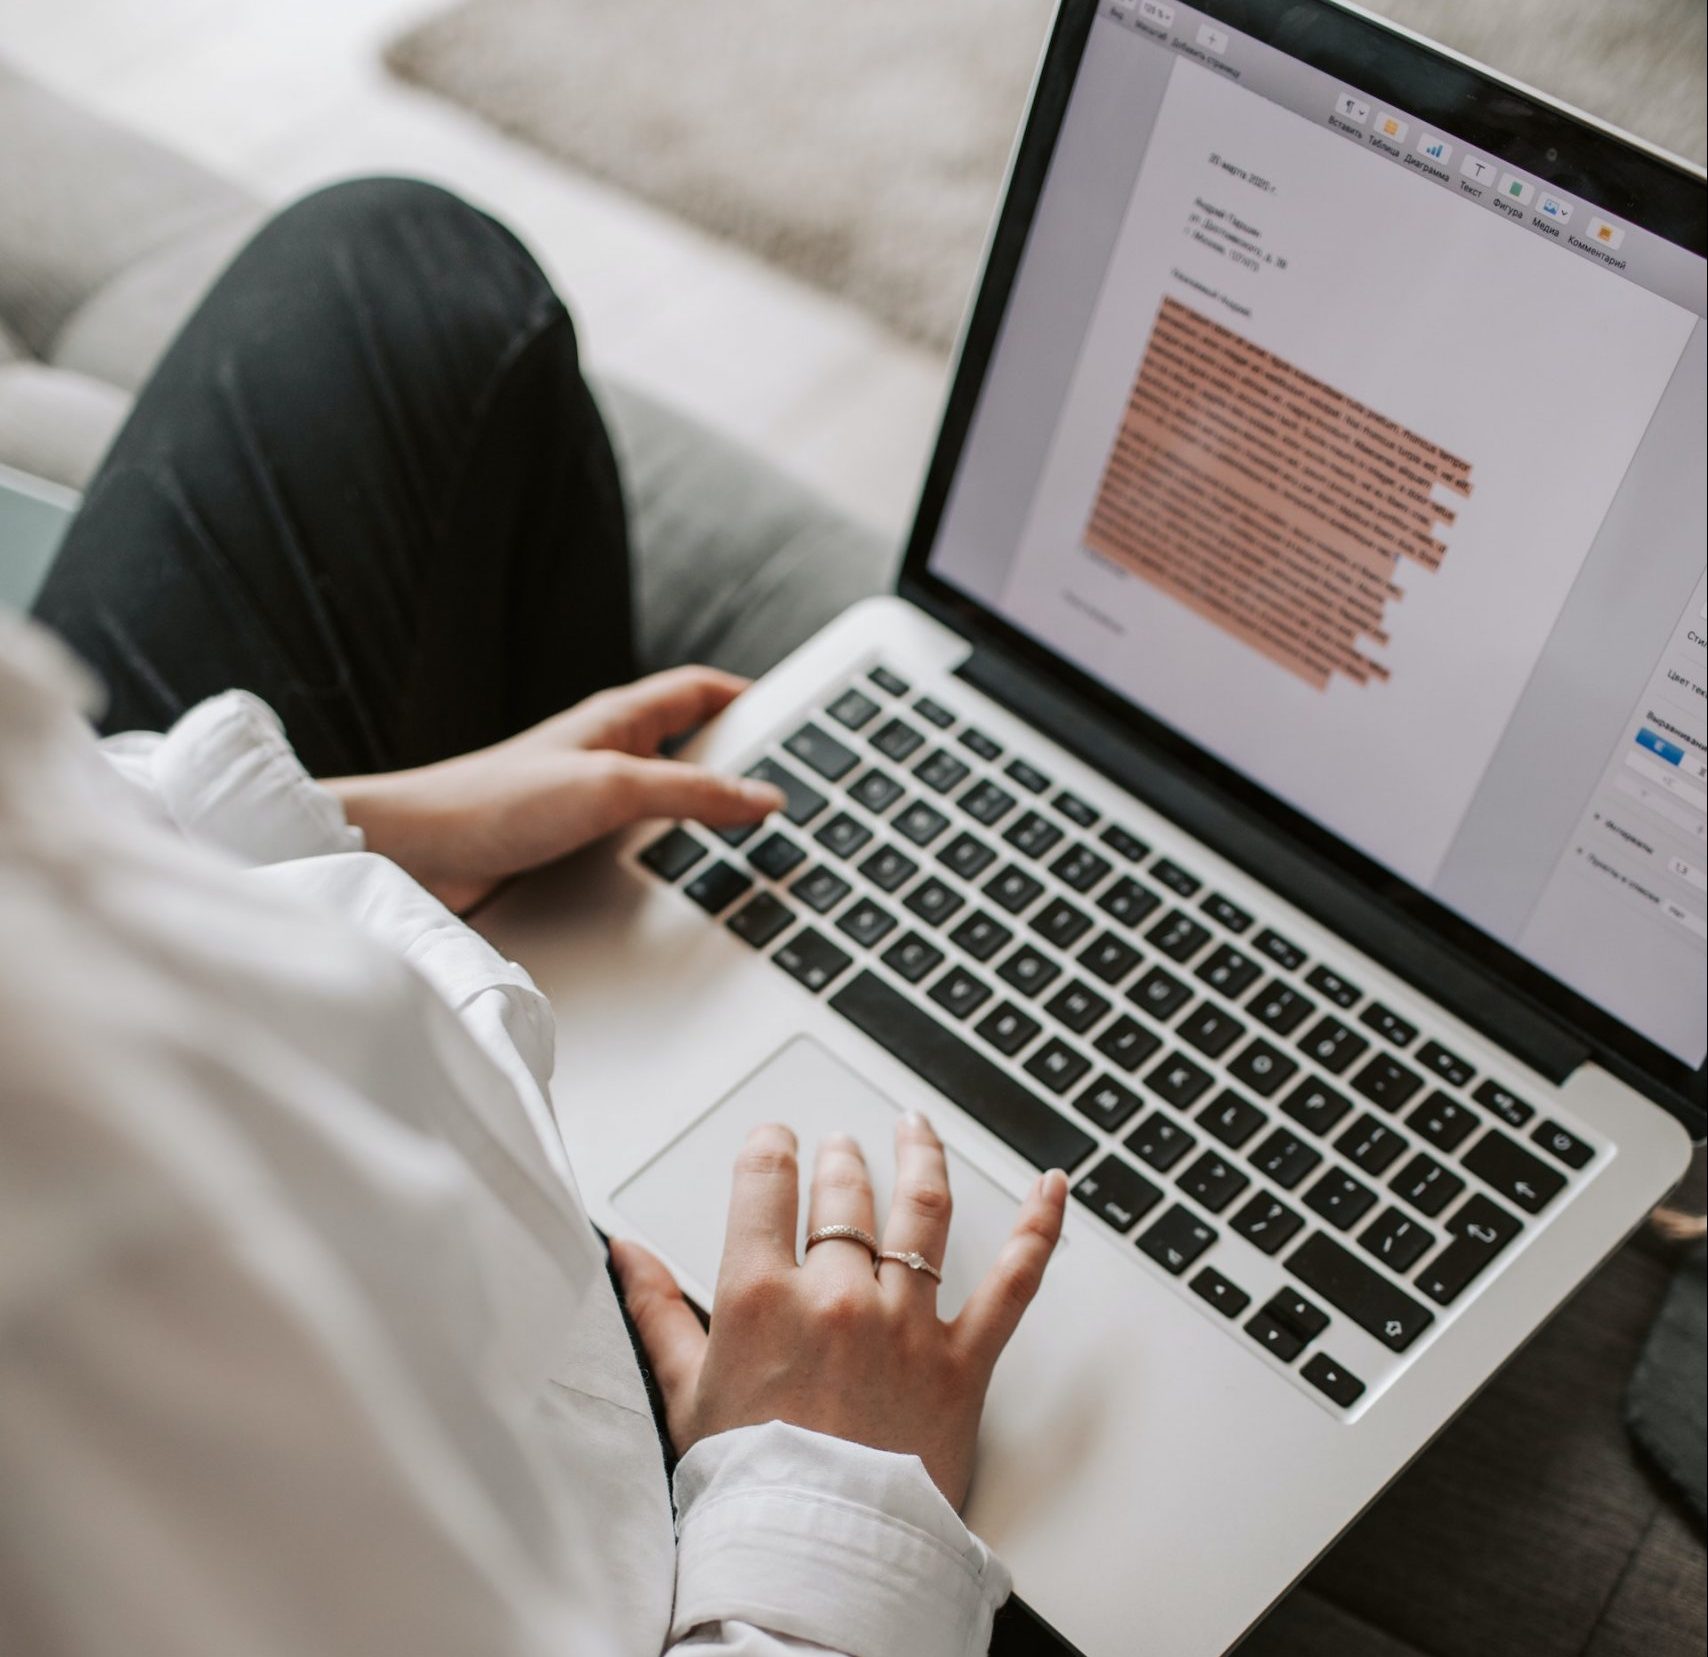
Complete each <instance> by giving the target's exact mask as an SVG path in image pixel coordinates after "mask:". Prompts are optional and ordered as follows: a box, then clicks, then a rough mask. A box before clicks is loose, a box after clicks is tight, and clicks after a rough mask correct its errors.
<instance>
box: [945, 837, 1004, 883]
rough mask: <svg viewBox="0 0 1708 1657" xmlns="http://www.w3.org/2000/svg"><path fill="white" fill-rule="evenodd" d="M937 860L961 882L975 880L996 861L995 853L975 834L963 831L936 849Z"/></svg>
mask: <svg viewBox="0 0 1708 1657" xmlns="http://www.w3.org/2000/svg"><path fill="white" fill-rule="evenodd" d="M937 860H938V861H939V862H940V863H942V864H943V865H944V867H945V868H949V869H953V870H954V871H955V873H956V874H958V875H959V876H960V877H961V879H962V880H976V879H977V878H978V877H979V876H980V875H981V874H983V873H984V872H985V870H986V869H988V868H989V867H990V866H991V864H993V863H994V862H995V861H996V853H995V852H993V851H992V850H991V849H990V847H989V846H987V845H986V844H985V843H984V841H982V840H981V839H979V837H978V836H977V835H976V834H968V833H967V831H966V830H965V829H963V830H962V831H961V832H960V833H959V834H957V835H956V836H955V837H954V839H952V840H948V841H945V842H944V843H943V844H942V845H941V846H939V847H938V848H937Z"/></svg>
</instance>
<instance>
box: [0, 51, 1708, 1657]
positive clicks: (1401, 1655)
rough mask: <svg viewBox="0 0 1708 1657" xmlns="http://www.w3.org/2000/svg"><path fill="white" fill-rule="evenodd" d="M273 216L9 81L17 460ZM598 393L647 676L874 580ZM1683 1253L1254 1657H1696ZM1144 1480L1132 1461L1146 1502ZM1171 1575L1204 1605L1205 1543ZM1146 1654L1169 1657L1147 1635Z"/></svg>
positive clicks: (752, 489)
mask: <svg viewBox="0 0 1708 1657" xmlns="http://www.w3.org/2000/svg"><path fill="white" fill-rule="evenodd" d="M260 213H261V208H260V206H259V205H258V204H257V203H255V202H254V201H252V200H251V199H249V198H248V197H247V196H245V195H244V194H243V193H242V192H241V191H239V190H237V189H235V188H233V187H232V186H230V185H229V184H226V183H224V182H222V181H220V180H218V179H215V178H213V177H210V176H209V175H207V174H206V173H205V172H203V171H201V170H200V169H198V168H196V167H193V166H191V165H189V164H188V163H186V162H184V161H182V160H180V159H178V158H176V157H174V156H171V155H168V154H166V153H164V152H162V151H161V150H159V149H157V148H155V147H154V146H151V145H149V144H147V143H145V142H143V141H141V140H139V139H138V138H136V137H134V136H132V135H129V134H126V133H123V132H120V131H118V130H116V129H114V128H112V127H110V126H108V125H106V124H105V123H103V122H101V121H98V120H96V119H94V118H92V117H90V116H89V115H87V114H86V113H84V112H82V111H80V110H78V109H76V108H74V107H72V106H70V105H68V104H66V103H65V102H63V101H62V100H60V99H58V98H57V97H54V96H52V95H51V94H49V93H47V92H45V91H43V90H41V89H39V88H37V87H35V86H33V85H31V84H30V83H28V82H27V81H25V80H22V79H21V78H19V77H18V76H16V75H13V74H10V73H8V72H7V71H6V70H5V69H4V67H3V66H0V465H11V466H14V467H17V468H20V469H21V470H23V471H26V472H30V473H34V474H36V475H38V476H41V477H45V478H48V479H51V480H54V481H56V482H58V483H60V484H63V485H66V486H69V487H70V488H73V489H75V488H79V487H81V486H82V485H83V484H84V483H85V482H86V480H87V479H88V477H89V475H90V473H91V472H92V470H93V469H94V467H95V465H96V464H97V462H98V460H99V457H100V455H101V453H102V451H103V450H104V448H105V446H106V444H107V442H108V441H109V440H110V438H111V436H112V434H113V432H114V431H115V430H116V429H117V426H118V424H119V422H120V421H121V420H122V419H123V417H124V414H125V411H126V408H127V407H128V403H129V398H130V395H131V393H132V392H133V391H134V390H135V388H136V386H137V385H138V384H139V383H140V381H141V380H142V378H143V377H144V376H145V375H146V373H147V372H148V368H149V365H150V364H151V363H152V362H153V361H154V360H155V359H156V357H157V356H158V354H159V352H160V350H161V348H162V346H163V345H164V343H165V342H166V340H167V339H168V338H169V337H170V335H171V333H172V331H173V329H174V328H175V327H176V325H177V323H178V322H179V320H180V319H181V318H182V317H183V316H184V315H185V314H186V312H187V311H188V310H189V309H190V307H191V306H192V305H193V304H194V302H195V300H196V297H197V296H198V294H199V293H200V292H201V291H202V290H203V289H204V288H205V286H206V284H207V283H208V282H209V281H210V280H211V278H212V276H213V275H214V273H215V272H216V271H217V270H218V269H219V267H220V265H221V263H222V262H223V261H224V260H225V259H226V258H227V257H228V255H229V254H230V253H231V251H232V250H233V249H234V248H235V247H236V246H237V245H238V244H239V243H240V242H241V240H242V239H243V238H244V236H245V235H246V234H247V233H248V232H249V230H250V229H251V228H252V227H253V225H254V224H255V223H256V221H257V219H258V217H259V216H260ZM570 297H571V299H572V301H573V295H572V296H570ZM601 394H602V397H603V400H604V402H605V405H606V408H607V411H608V413H609V416H610V418H611V421H612V424H613V427H614V429H615V432H616V437H617V444H618V450H619V455H620V459H621V461H622V465H623V468H624V474H625V486H626V489H627V492H628V496H629V502H630V507H631V512H632V518H633V528H634V537H635V549H636V562H637V569H638V578H639V594H640V598H639V603H640V611H641V617H640V620H641V632H642V638H643V649H644V651H645V654H646V657H647V660H648V662H649V664H662V663H666V662H672V661H682V660H688V659H700V660H711V661H715V662H719V663H721V664H724V665H726V666H729V667H731V668H734V669H737V670H739V671H745V672H757V671H760V670H762V669H763V668H764V667H765V666H766V665H767V664H768V663H770V662H771V661H773V660H775V659H776V658H777V657H778V656H779V655H780V654H782V653H783V652H784V651H786V650H787V649H788V648H790V647H791V646H792V645H794V644H795V643H796V642H797V641H799V640H800V639H802V638H804V637H806V636H807V635H808V634H809V633H811V632H812V631H813V630H814V629H815V628H816V627H817V626H818V625H820V623H822V622H823V621H824V620H826V619H827V618H828V617H830V616H831V615H833V614H835V613H836V612H837V611H838V610H840V609H842V608H843V607H844V606H845V605H846V604H848V603H849V602H850V601H851V600H853V599H855V598H857V597H859V596H861V595H863V594H865V593H867V592H870V591H873V590H875V589H877V588H878V587H880V586H881V585H882V584H883V582H884V579H885V576H886V574H887V569H888V565H889V561H890V558H891V556H892V549H891V548H889V547H888V546H886V545H885V544H884V543H883V541H882V540H881V539H880V538H878V537H876V536H874V535H873V534H871V533H870V532H868V531H866V530H864V529H862V528H860V527H859V526H857V525H854V524H851V523H849V522H848V521H846V520H845V519H843V518H841V517H839V516H838V515H836V514H835V513H833V512H831V511H830V510H828V509H827V508H826V507H825V506H823V505H822V504H821V503H819V502H818V501H816V500H815V499H814V498H813V497H812V496H811V495H809V494H808V493H806V492H805V491H803V490H801V489H799V488H798V487H795V486H794V485H792V484H790V483H788V482H787V481H785V480H784V479H782V478H780V477H778V476H777V475H776V474H775V473H773V472H772V471H771V470H769V469H768V468H766V467H765V466H764V465H762V464H761V463H759V462H758V461H756V460H755V459H754V458H753V457H751V456H749V455H747V454H745V453H743V452H741V451H740V450H738V449H736V448H734V447H733V446H731V445H729V444H727V443H724V442H722V441H721V440H719V439H717V438H715V437H713V436H711V435H710V434H708V433H706V432H705V431H703V430H700V429H698V428H697V427H695V426H693V425H691V424H690V423H689V422H687V421H685V420H683V419H682V418H680V417H679V416H677V415H675V414H673V413H671V412H670V411H669V410H667V409H664V408H662V407H660V406H658V405H657V404H655V403H651V402H649V401H647V400H646V399H644V398H642V397H639V396H637V395H635V394H633V393H632V392H629V391H626V390H624V389H623V388H622V387H620V386H616V385H607V386H604V387H602V388H601ZM6 551H7V549H6V547H5V546H4V545H0V591H3V588H4V577H5V567H4V566H5V558H6ZM1669 1263H1670V1261H1669V1256H1668V1252H1667V1250H1666V1249H1665V1248H1664V1247H1662V1246H1661V1245H1660V1244H1659V1243H1657V1242H1655V1241H1654V1240H1653V1239H1650V1238H1647V1237H1643V1238H1639V1239H1637V1240H1635V1241H1634V1242H1632V1243H1631V1244H1630V1245H1628V1246H1627V1247H1626V1248H1625V1249H1623V1250H1622V1251H1621V1252H1620V1253H1619V1254H1618V1255H1617V1256H1615V1258H1614V1259H1613V1260H1611V1261H1610V1262H1609V1263H1608V1264H1607V1266H1606V1267H1605V1268H1604V1269H1603V1270H1602V1271H1601V1272H1600V1273H1599V1274H1598V1275H1597V1276H1596V1277H1595V1278H1594V1279H1593V1280H1592V1281H1591V1282H1590V1283H1589V1284H1588V1285H1587V1286H1586V1287H1585V1288H1584V1289H1583V1290H1582V1292H1581V1293H1580V1294H1579V1295H1578V1296H1577V1297H1576V1298H1575V1299H1574V1300H1573V1301H1572V1302H1571V1303H1570V1304H1569V1305H1568V1306H1567V1307H1566V1308H1565V1309H1564V1310H1563V1311H1562V1312H1561V1314H1560V1315H1559V1316H1558V1317H1557V1318H1556V1319H1555V1320H1554V1321H1553V1322H1552V1323H1551V1324H1550V1325H1549V1327H1548V1328H1547V1329H1545V1330H1544V1331H1543V1332H1542V1334H1541V1335H1540V1336H1539V1337H1538V1338H1537V1339H1536V1340H1535V1341H1534V1342H1533V1343H1532V1344H1531V1346H1530V1347H1529V1348H1528V1349H1527V1350H1526V1351H1525V1352H1524V1353H1522V1354H1521V1355H1520V1356H1519V1358H1518V1359H1517V1360H1516V1361H1515V1362H1514V1363H1513V1364H1512V1365H1511V1366H1510V1367H1509V1369H1508V1370H1507V1371H1506V1372H1505V1373H1504V1374H1503V1375H1502V1376H1501V1377H1500V1378H1499V1379H1498V1380H1497V1381H1496V1382H1495V1383H1494V1385H1493V1386H1492V1387H1491V1388H1490V1389H1489V1390H1488V1391H1487V1393H1485V1394H1484V1396H1483V1397H1482V1398H1480V1399H1479V1400H1478V1401H1477V1403H1476V1404H1475V1405H1474V1406H1473V1407H1472V1408H1471V1409H1470V1410H1468V1411H1467V1412H1466V1413H1465V1414H1464V1415H1463V1416H1462V1417H1461V1418H1460V1419H1459V1420H1458V1421H1457V1422H1456V1423H1455V1424H1454V1425H1453V1426H1452V1427H1451V1428H1450V1429H1449V1430H1448V1431H1447V1432H1446V1433H1445V1434H1444V1435H1443V1437H1442V1439H1441V1440H1440V1441H1439V1442H1438V1443H1437V1444H1436V1445H1435V1446H1433V1447H1432V1448H1431V1449H1430V1450H1429V1451H1428V1452H1427V1453H1426V1454H1425V1455H1424V1456H1423V1457H1421V1458H1420V1459H1419V1460H1418V1462H1417V1463H1416V1464H1415V1465H1414V1466H1413V1467H1412V1468H1411V1469H1410V1470H1408V1471H1407V1472H1406V1473H1405V1474H1404V1475H1403V1476H1402V1477H1401V1478H1400V1479H1399V1480H1398V1482H1397V1483H1396V1484H1395V1485H1394V1486H1393V1487H1392V1489H1391V1490H1390V1491H1389V1492H1388V1493H1387V1494H1386V1495H1385V1496H1384V1497H1383V1498H1382V1499H1381V1501H1380V1502H1379V1503H1377V1504H1376V1506H1375V1507H1374V1508H1373V1509H1372V1510H1371V1511H1370V1512H1369V1513H1368V1514H1367V1515H1366V1516H1365V1517H1364V1518H1363V1519H1362V1520H1361V1521H1360V1522H1359V1523H1358V1524H1357V1525H1356V1526H1355V1527H1354V1528H1353V1529H1352V1531H1351V1532H1349V1534H1348V1535H1347V1536H1346V1537H1345V1538H1344V1539H1343V1541H1342V1542H1341V1543H1340V1545H1339V1546H1338V1547H1337V1548H1336V1549H1335V1550H1334V1551H1333V1552H1332V1553H1331V1554H1330V1555H1329V1556H1328V1557H1327V1558H1326V1559H1325V1560H1323V1561H1322V1562H1321V1563H1320V1564H1319V1565H1318V1566H1317V1568H1316V1569H1315V1570H1314V1571H1313V1572H1312V1573H1311V1575H1310V1576H1309V1577H1308V1578H1307V1579H1306V1580H1305V1581H1304V1582H1303V1583H1302V1584H1301V1585H1300V1586H1299V1587H1298V1588H1297V1589H1296V1591H1295V1592H1294V1593H1293V1594H1292V1595H1291V1596H1290V1597H1289V1598H1288V1599H1287V1600H1286V1601H1285V1602H1284V1603H1283V1604H1282V1605H1281V1606H1280V1607H1279V1608H1278V1609H1277V1610H1276V1611H1275V1613H1274V1614H1273V1615H1272V1616H1271V1617H1270V1618H1269V1620H1268V1621H1267V1622H1266V1623H1265V1624H1264V1625H1263V1626H1262V1627H1260V1628H1259V1629H1258V1630H1257V1631H1256V1632H1255V1633H1254V1634H1253V1635H1252V1636H1251V1638H1250V1640H1249V1641H1248V1643H1247V1645H1246V1647H1245V1648H1244V1649H1245V1650H1246V1651H1247V1652H1248V1653H1249V1654H1250V1657H1566V1654H1574V1657H1639V1654H1641V1657H1684V1654H1686V1653H1698V1652H1700V1651H1701V1650H1702V1649H1703V1645H1704V1604H1703V1598H1704V1596H1703V1583H1704V1553H1703V1545H1702V1538H1701V1534H1700V1531H1699V1530H1698V1528H1697V1527H1696V1525H1695V1522H1694V1521H1693V1520H1691V1519H1689V1518H1687V1517H1686V1516H1685V1514H1684V1511H1683V1509H1682V1508H1681V1507H1680V1506H1679V1505H1677V1504H1676V1503H1675V1501H1674V1499H1673V1497H1672V1496H1671V1495H1670V1494H1669V1493H1668V1491H1667V1489H1666V1488H1665V1487H1664V1485H1663V1484H1662V1483H1661V1482H1659V1481H1657V1480H1656V1479H1654V1478H1653V1477H1651V1475H1650V1473H1649V1472H1648V1470H1646V1469H1645V1468H1644V1466H1642V1465H1641V1463H1640V1460H1639V1458H1638V1456H1637V1454H1636V1452H1635V1451H1634V1450H1633V1448H1632V1446H1631V1443H1630V1441H1629V1439H1628V1438H1627V1436H1626V1434H1625V1431H1624V1428H1623V1426H1622V1424H1621V1415H1620V1401H1621V1397H1622V1393H1623V1390H1624V1387H1625V1384H1626V1381H1627V1378H1628V1377H1629V1375H1630V1372H1631V1369H1632V1366H1633V1364H1634V1363H1635V1361H1636V1355H1637V1352H1638V1349H1639V1347H1640V1344H1641V1341H1642V1337H1643V1335H1644V1333H1645V1331H1646V1330H1647V1328H1648V1326H1649V1323H1650V1321H1651V1319H1652V1318H1653V1316H1654V1313H1655V1310H1656V1307H1657V1306H1658V1304H1659V1301H1660V1297H1661V1295H1662V1292H1663V1290H1664V1287H1665V1284H1666V1280H1667V1274H1668V1267H1669ZM1157 1361H1158V1362H1166V1361H1167V1359H1166V1355H1163V1354H1159V1355H1158V1359H1157ZM1143 1484H1144V1481H1143V1470H1142V1469H1138V1470H1136V1472H1135V1488H1136V1489H1137V1490H1138V1491H1140V1492H1141V1496H1140V1499H1142V1491H1143ZM1269 1495H1270V1493H1267V1492H1240V1493H1231V1494H1230V1499H1231V1500H1251V1499H1267V1497H1268V1496H1269ZM1274 1495H1275V1496H1276V1497H1277V1499H1284V1493H1280V1492H1277V1493H1274ZM1159 1563H1161V1562H1158V1561H1150V1562H1149V1564H1150V1565H1151V1566H1152V1567H1155V1566H1156V1565H1158V1564H1159ZM1168 1565H1169V1568H1171V1569H1190V1570H1197V1571H1200V1572H1202V1574H1203V1578H1204V1583H1205V1591H1206V1592H1214V1591H1215V1584H1216V1580H1217V1576H1218V1572H1219V1571H1220V1569H1221V1566H1220V1562H1219V1561H1218V1560H1217V1559H1216V1557H1215V1553H1214V1546H1213V1541H1211V1542H1209V1543H1207V1544H1206V1545H1205V1547H1204V1551H1203V1552H1202V1554H1201V1556H1199V1557H1198V1558H1196V1559H1193V1560H1183V1561H1170V1562H1168ZM1017 1643H1018V1642H1017ZM1135 1650H1136V1651H1145V1652H1146V1657H1168V1654H1167V1653H1157V1652H1150V1651H1148V1650H1146V1648H1145V1647H1144V1645H1143V1641H1142V1635H1140V1636H1138V1637H1136V1640H1135Z"/></svg>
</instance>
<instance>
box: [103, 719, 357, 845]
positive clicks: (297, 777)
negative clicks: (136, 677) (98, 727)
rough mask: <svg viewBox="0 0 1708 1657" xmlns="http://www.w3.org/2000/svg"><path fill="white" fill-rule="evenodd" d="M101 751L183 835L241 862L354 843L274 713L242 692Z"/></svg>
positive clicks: (115, 740)
mask: <svg viewBox="0 0 1708 1657" xmlns="http://www.w3.org/2000/svg"><path fill="white" fill-rule="evenodd" d="M102 747H103V748H104V749H105V750H106V752H107V756H108V758H109V759H110V760H111V761H112V762H113V764H114V766H115V767H116V769H118V770H119V772H120V773H121V774H122V775H124V776H125V777H126V779H127V780H128V781H130V782H132V783H133V784H135V785H137V786H139V787H141V788H143V789H144V790H145V791H146V792H148V793H149V794H151V795H152V796H153V803H154V804H155V806H156V807H157V809H158V810H159V811H160V812H161V813H162V815H164V816H165V818H166V819H167V820H168V821H169V822H170V823H171V824H172V825H173V826H174V827H175V828H177V829H178V831H179V832H180V833H182V834H183V835H184V837H185V838H186V839H189V840H193V841H195V842H197V843H198V844H200V845H204V846H214V847H217V848H218V849H220V850H221V851H224V852H226V853H227V854H229V855H230V856H233V857H235V858H237V860H238V861H239V862H241V863H245V864H249V865H251V866H253V865H258V864H267V863H286V862H290V861H293V860H294V859H296V858H301V857H319V856H324V855H326V854H328V853H333V852H351V851H361V850H362V848H363V844H364V842H363V839H362V833H361V830H360V829H357V828H353V827H351V825H350V824H349V823H348V822H347V821H346V820H345V817H344V808H343V806H341V805H340V804H339V803H338V800H337V799H336V798H335V797H334V795H333V794H332V793H331V791H330V790H329V789H325V788H322V787H321V786H320V784H319V783H317V782H315V781H314V780H313V779H312V778H311V777H310V776H309V775H308V773H307V772H306V771H305V770H304V769H303V767H302V762H301V761H300V760H299V759H298V758H297V756H296V754H295V752H294V751H293V750H292V748H291V745H290V743H289V741H288V740H287V739H286V737H285V728H284V726H283V724H282V723H281V722H280V720H279V716H278V715H277V714H276V713H274V712H273V710H272V709H271V708H269V707H268V706H267V704H266V703H265V702H263V701H261V700H260V698H259V697H256V696H252V695H250V694H249V692H248V691H243V690H232V691H226V692H224V693H223V694H222V695H219V696H213V697H209V698H208V700H207V701H205V702H200V703H198V704H197V705H196V706H195V707H193V708H191V709H190V711H189V712H188V713H186V714H185V715H184V716H183V717H182V718H181V719H179V720H178V722H177V723H176V724H175V725H173V727H172V728H171V729H170V730H169V731H167V732H166V734H165V735H164V736H159V737H149V736H144V735H141V734H131V735H126V736H118V737H112V738H109V739H108V741H107V742H105V743H103V744H102Z"/></svg>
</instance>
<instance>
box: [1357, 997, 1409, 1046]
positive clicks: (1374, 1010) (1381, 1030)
mask: <svg viewBox="0 0 1708 1657" xmlns="http://www.w3.org/2000/svg"><path fill="white" fill-rule="evenodd" d="M1358 1022H1359V1023H1360V1024H1367V1025H1368V1026H1369V1027H1370V1028H1371V1029H1372V1030H1374V1031H1375V1032H1376V1034H1377V1035H1379V1036H1380V1037H1381V1038H1382V1039H1383V1040H1384V1041H1391V1042H1392V1043H1393V1044H1394V1046H1396V1047H1410V1046H1411V1044H1412V1043H1413V1042H1414V1041H1416V1040H1417V1026H1416V1025H1415V1024H1408V1023H1406V1021H1405V1020H1404V1019H1403V1018H1401V1017H1400V1015H1399V1014H1398V1013H1396V1012H1394V1011H1393V1010H1392V1009H1390V1008H1388V1007H1384V1006H1383V1005H1382V1003H1381V1002H1380V1001H1372V1002H1371V1003H1370V1005H1369V1006H1368V1007H1366V1008H1365V1009H1364V1011H1363V1012H1361V1013H1360V1014H1359V1015H1358Z"/></svg>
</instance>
